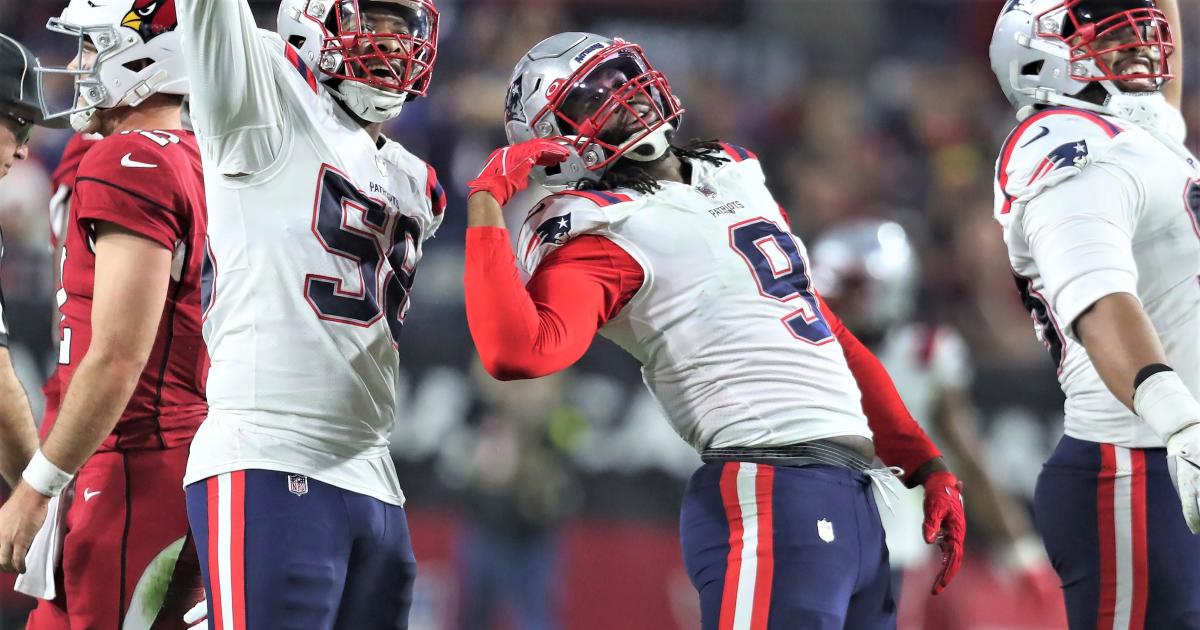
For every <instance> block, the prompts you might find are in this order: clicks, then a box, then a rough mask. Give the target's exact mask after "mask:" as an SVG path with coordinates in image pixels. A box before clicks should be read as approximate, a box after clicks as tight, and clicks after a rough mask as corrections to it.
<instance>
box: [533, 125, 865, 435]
mask: <svg viewBox="0 0 1200 630" xmlns="http://www.w3.org/2000/svg"><path fill="white" fill-rule="evenodd" d="M727 151H728V154H729V157H730V158H731V161H730V162H728V163H725V164H722V165H720V166H716V165H712V164H708V163H706V162H703V161H695V162H693V163H692V183H691V184H690V185H687V184H681V183H675V182H661V183H662V190H660V191H658V192H657V193H655V194H653V195H641V194H638V193H636V192H633V191H630V190H625V189H621V190H617V191H612V192H594V191H590V192H580V191H570V192H564V193H559V194H556V195H553V196H550V197H547V198H546V199H544V200H542V201H541V202H540V203H538V204H537V205H536V206H535V207H534V208H533V210H532V211H530V212H529V213H528V215H527V216H526V217H525V220H524V222H523V224H522V225H521V227H520V229H519V235H518V237H517V251H516V256H517V259H518V261H519V264H520V265H521V266H522V267H524V271H525V272H526V273H528V274H532V273H533V272H534V270H536V269H537V266H538V264H539V263H540V262H541V261H542V260H543V259H544V258H545V257H546V255H547V254H549V253H550V252H551V251H553V250H554V249H555V248H557V247H559V246H560V245H562V244H564V243H566V242H567V241H569V240H570V239H571V238H574V237H576V236H579V235H583V234H594V235H600V236H603V237H606V238H608V239H610V240H612V241H613V242H614V243H615V244H617V245H618V246H620V247H621V248H622V249H624V250H625V251H626V252H628V253H629V254H630V256H632V257H633V258H634V259H635V260H637V262H638V263H639V264H640V265H641V267H642V269H643V272H644V274H645V277H644V281H643V284H642V286H641V288H640V289H639V290H638V292H637V294H636V295H635V296H634V297H633V298H632V299H631V300H630V302H629V303H628V304H626V305H625V307H624V308H623V309H622V310H621V312H620V313H619V314H618V315H617V316H616V317H615V318H613V319H612V320H610V321H609V322H608V323H606V324H605V325H604V326H603V327H602V328H601V329H600V334H602V335H604V336H605V337H607V338H609V339H611V340H612V341H614V342H616V343H617V344H618V345H620V346H621V347H622V348H624V349H625V350H626V351H628V352H629V353H630V354H632V355H633V356H634V357H635V358H636V359H637V360H638V361H639V362H641V364H642V377H643V379H644V380H645V382H646V385H647V386H648V387H649V388H650V391H651V392H652V393H653V395H654V397H655V398H656V399H657V400H658V402H659V403H660V404H661V405H662V407H663V410H664V411H665V413H666V416H667V418H668V419H669V420H670V421H671V423H672V425H673V426H674V428H675V430H676V431H677V432H678V433H679V435H680V436H682V437H683V438H684V439H685V440H687V442H688V443H690V444H691V445H692V446H693V447H695V448H696V449H697V450H703V449H705V448H710V447H711V448H724V447H734V446H778V445H786V444H793V443H796V442H801V441H807V440H814V439H820V438H828V437H834V436H843V435H857V436H863V437H870V436H871V431H870V429H869V428H868V427H867V421H866V418H865V416H864V415H863V411H862V402H861V396H860V393H859V389H858V386H857V384H856V382H855V380H854V377H853V375H852V374H851V373H850V369H849V367H848V365H847V364H846V359H845V357H844V355H843V354H842V347H841V345H840V344H839V343H838V341H837V339H836V338H835V337H834V336H833V333H832V332H831V331H830V328H829V326H828V325H827V324H826V322H825V320H824V318H823V317H822V316H821V314H820V311H819V308H818V304H817V301H816V298H815V297H814V295H813V287H812V280H811V278H810V276H809V273H808V259H807V253H806V251H805V248H804V245H803V243H801V242H800V239H799V238H797V237H796V236H794V235H792V233H791V232H790V230H789V228H788V225H787V223H786V222H785V221H784V219H783V216H782V214H781V213H780V210H779V205H778V204H777V203H776V201H775V199H774V198H772V196H771V193H770V191H769V190H767V186H766V183H765V179H764V176H763V171H762V168H761V167H760V165H759V163H758V160H757V159H755V158H754V157H753V155H752V154H750V153H749V152H747V151H746V150H745V149H741V148H740V147H733V146H728V149H727Z"/></svg>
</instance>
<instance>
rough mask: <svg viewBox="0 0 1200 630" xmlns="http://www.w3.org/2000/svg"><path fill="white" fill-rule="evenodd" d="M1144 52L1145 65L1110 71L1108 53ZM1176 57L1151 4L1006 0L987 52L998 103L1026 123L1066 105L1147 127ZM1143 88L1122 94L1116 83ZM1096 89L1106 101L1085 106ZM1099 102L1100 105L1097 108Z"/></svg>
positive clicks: (1161, 16) (1092, 100)
mask: <svg viewBox="0 0 1200 630" xmlns="http://www.w3.org/2000/svg"><path fill="white" fill-rule="evenodd" d="M1130 49H1144V50H1145V51H1146V52H1145V62H1144V63H1138V64H1136V66H1135V65H1134V64H1127V65H1128V66H1129V67H1128V68H1121V67H1118V68H1110V67H1109V66H1108V64H1107V63H1105V61H1104V57H1105V56H1106V55H1108V54H1110V53H1113V52H1117V51H1121V50H1130ZM1174 50H1175V43H1174V39H1173V37H1172V34H1171V29H1170V26H1169V25H1168V22H1167V18H1166V16H1165V15H1164V14H1163V12H1162V11H1160V10H1159V9H1158V8H1157V7H1156V6H1155V3H1154V0H1008V2H1007V4H1006V5H1005V6H1004V9H1003V11H1002V12H1001V13H1000V18H999V19H998V20H997V21H996V29H995V31H993V33H992V43H991V47H990V50H989V53H990V56H991V61H992V71H993V72H995V73H996V78H997V79H999V81H1000V87H1001V88H1002V89H1003V90H1004V95H1005V96H1007V97H1008V100H1009V101H1011V102H1012V104H1013V106H1014V107H1016V108H1017V110H1018V111H1017V117H1018V118H1019V119H1022V120H1023V119H1025V118H1027V117H1028V116H1029V115H1030V114H1032V113H1033V112H1034V111H1036V109H1037V108H1038V107H1039V106H1045V105H1065V106H1069V107H1077V108H1080V109H1086V110H1090V111H1095V112H1099V113H1102V114H1109V115H1112V116H1120V117H1122V118H1128V119H1131V120H1134V121H1136V122H1151V123H1153V122H1154V121H1153V120H1151V119H1153V118H1155V117H1157V116H1160V115H1162V110H1161V105H1162V104H1163V103H1165V100H1164V99H1163V97H1162V95H1161V93H1160V91H1161V88H1162V86H1163V85H1165V84H1166V82H1167V81H1169V80H1170V79H1171V78H1172V76H1173V75H1172V74H1171V70H1170V64H1169V57H1170V56H1171V53H1172V52H1174ZM1132 80H1147V81H1152V82H1153V85H1154V86H1155V87H1154V89H1152V90H1148V91H1140V92H1134V91H1123V90H1121V88H1120V87H1118V85H1117V82H1123V81H1132ZM1093 85H1100V86H1102V88H1103V90H1104V93H1103V95H1104V98H1103V99H1099V98H1095V97H1092V98H1085V97H1084V96H1083V94H1082V93H1083V92H1084V90H1086V89H1088V88H1089V87H1090V86H1093ZM1097 101H1100V102H1097Z"/></svg>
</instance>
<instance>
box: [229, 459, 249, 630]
mask: <svg viewBox="0 0 1200 630" xmlns="http://www.w3.org/2000/svg"><path fill="white" fill-rule="evenodd" d="M229 477H230V479H229V485H230V488H229V493H230V495H231V496H230V500H229V525H230V532H229V572H230V573H232V575H230V576H229V577H230V580H229V585H230V590H231V591H232V593H231V595H232V596H233V630H246V581H245V579H246V555H245V549H246V510H245V508H246V471H244V470H239V471H237V472H234V473H230V475H229Z"/></svg>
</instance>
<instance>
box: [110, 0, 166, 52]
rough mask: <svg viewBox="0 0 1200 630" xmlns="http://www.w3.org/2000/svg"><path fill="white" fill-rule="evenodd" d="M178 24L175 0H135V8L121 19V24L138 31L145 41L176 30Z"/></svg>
mask: <svg viewBox="0 0 1200 630" xmlns="http://www.w3.org/2000/svg"><path fill="white" fill-rule="evenodd" d="M177 24H178V22H177V20H176V17H175V0H134V3H133V8H131V9H130V10H129V13H127V14H125V18H124V19H122V20H121V26H124V27H125V28H131V29H133V30H135V31H137V32H138V34H139V35H141V36H142V41H144V42H148V41H150V40H152V39H154V38H155V37H158V36H159V35H162V34H163V33H166V32H168V31H173V30H175V26H176V25H177Z"/></svg>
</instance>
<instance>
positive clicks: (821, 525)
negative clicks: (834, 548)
mask: <svg viewBox="0 0 1200 630" xmlns="http://www.w3.org/2000/svg"><path fill="white" fill-rule="evenodd" d="M817 535H818V536H820V537H821V540H824V541H825V542H827V543H831V542H833V523H830V522H829V521H827V520H825V519H821V520H819V521H817Z"/></svg>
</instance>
